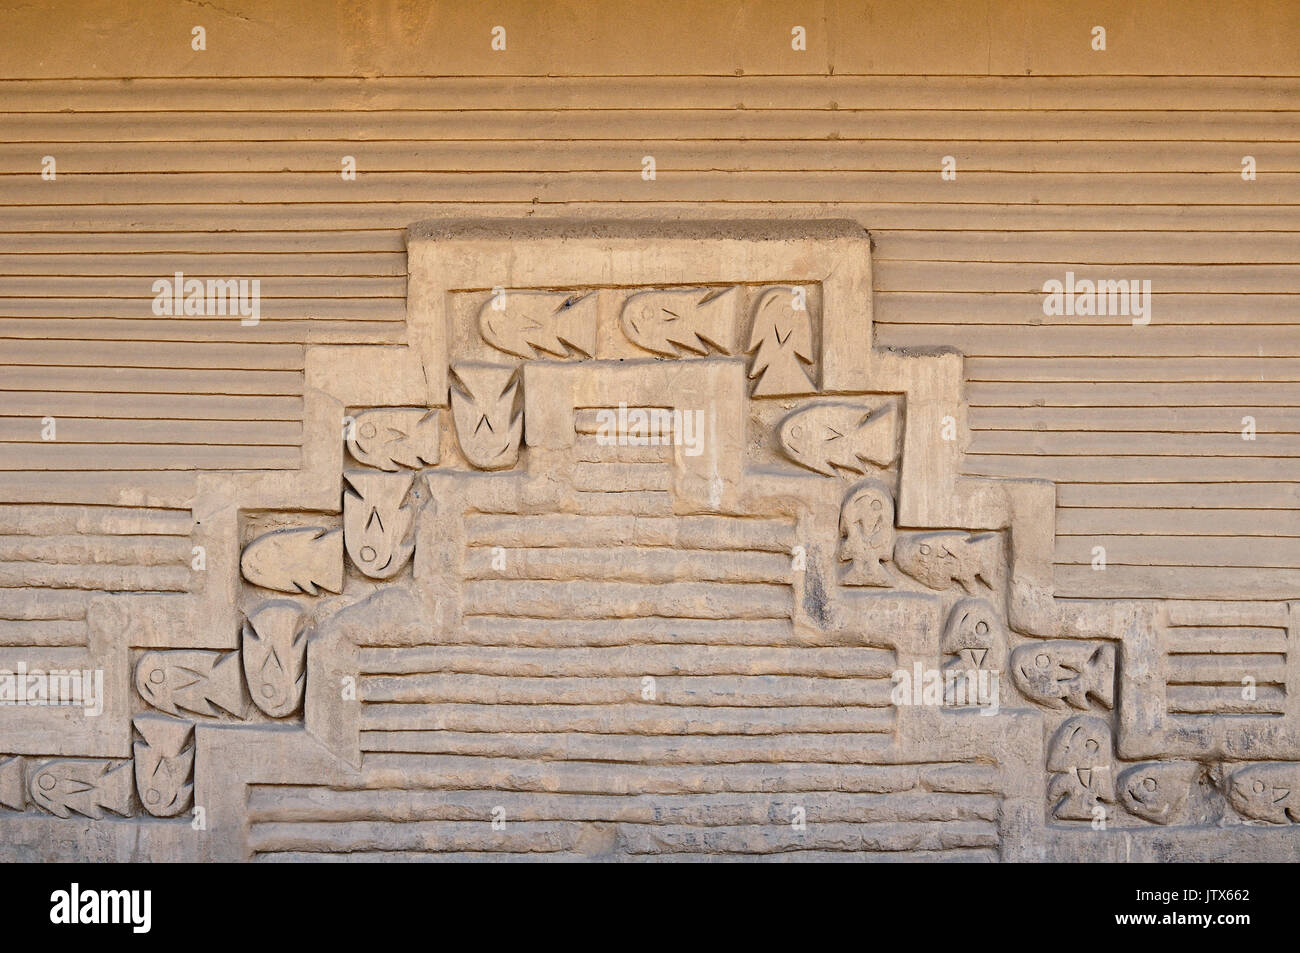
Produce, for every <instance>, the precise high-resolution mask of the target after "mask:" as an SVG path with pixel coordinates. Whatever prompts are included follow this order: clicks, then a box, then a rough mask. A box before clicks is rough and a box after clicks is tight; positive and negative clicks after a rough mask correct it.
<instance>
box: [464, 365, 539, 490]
mask: <svg viewBox="0 0 1300 953" xmlns="http://www.w3.org/2000/svg"><path fill="white" fill-rule="evenodd" d="M451 372H452V387H451V413H452V419H453V420H454V421H455V423H456V437H457V439H458V440H459V441H460V449H461V452H462V453H463V454H464V455H465V459H466V460H467V461H468V462H469V464H470V466H473V467H477V468H478V469H480V470H504V469H507V468H508V467H512V466H514V465H515V462H516V461H518V459H519V441H520V438H521V437H522V436H523V432H524V415H523V414H522V413H519V412H517V411H516V405H517V404H518V397H519V375H518V373H517V370H516V368H514V367H511V366H509V365H505V364H475V363H464V364H454V365H452V368H451Z"/></svg>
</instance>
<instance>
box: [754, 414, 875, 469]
mask: <svg viewBox="0 0 1300 953" xmlns="http://www.w3.org/2000/svg"><path fill="white" fill-rule="evenodd" d="M893 411H894V408H893V405H892V404H884V405H882V406H880V407H876V408H871V407H867V406H865V405H862V404H848V403H839V402H833V401H825V402H818V403H814V404H809V405H807V406H805V407H801V408H800V409H799V410H796V411H794V412H793V413H791V414H789V415H788V416H786V418H785V419H784V420H782V421H781V425H780V427H779V428H778V431H777V433H778V439H779V440H780V442H781V449H782V450H783V451H784V452H785V455H786V456H787V457H789V458H790V459H791V460H793V461H794V462H795V463H797V464H799V466H801V467H806V468H807V469H809V470H813V471H815V472H817V473H821V474H824V475H826V476H835V475H836V473H837V471H849V472H852V473H859V474H860V473H865V472H866V469H865V467H864V465H863V462H864V461H870V462H871V463H874V464H876V465H877V466H882V467H886V466H889V464H891V463H893V462H894V458H895V457H897V456H898V450H897V447H896V446H895V443H896V442H895V439H894V413H893Z"/></svg>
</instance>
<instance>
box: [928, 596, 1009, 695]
mask: <svg viewBox="0 0 1300 953" xmlns="http://www.w3.org/2000/svg"><path fill="white" fill-rule="evenodd" d="M1006 640H1007V634H1006V629H1005V627H1004V626H1003V625H1002V620H1001V619H1000V618H999V617H998V614H997V611H996V610H995V609H994V608H993V605H992V603H990V602H989V601H988V600H987V599H977V598H970V599H962V600H961V601H960V602H958V603H957V604H956V605H954V606H953V607H952V611H951V612H949V613H948V622H947V624H946V625H945V626H944V630H943V636H942V637H941V638H940V640H939V652H940V653H941V654H942V655H944V656H948V657H949V658H948V661H947V662H945V663H944V666H943V669H944V673H945V676H947V675H949V674H951V676H952V677H951V678H948V677H945V678H944V702H945V703H946V704H949V705H955V704H959V703H966V704H972V703H973V702H972V699H976V700H979V701H980V702H981V703H982V704H987V703H990V702H993V701H996V700H997V699H996V698H985V697H984V696H986V695H988V694H990V693H991V692H995V691H997V686H998V682H997V681H996V677H997V673H998V672H999V671H1000V669H1001V667H1002V659H1003V657H1004V654H1005V652H1006V644H1007V641H1006ZM981 673H985V674H984V675H981ZM981 678H982V679H983V683H982V684H981Z"/></svg>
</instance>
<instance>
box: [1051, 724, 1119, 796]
mask: <svg viewBox="0 0 1300 953" xmlns="http://www.w3.org/2000/svg"><path fill="white" fill-rule="evenodd" d="M1112 751H1113V746H1112V743H1111V734H1110V725H1108V724H1107V723H1106V722H1105V721H1103V720H1102V719H1100V718H1098V717H1097V716H1095V715H1076V716H1075V717H1073V718H1071V719H1070V720H1069V721H1067V722H1066V723H1065V724H1063V725H1062V726H1061V727H1060V729H1059V730H1058V731H1057V732H1056V735H1055V736H1054V737H1053V738H1052V743H1051V746H1050V748H1049V749H1048V755H1047V770H1048V771H1054V772H1056V773H1055V774H1053V775H1052V779H1051V781H1049V782H1048V785H1047V798H1048V801H1049V802H1050V803H1051V805H1052V814H1053V816H1055V817H1058V818H1061V819H1062V820H1073V821H1089V820H1092V819H1093V818H1095V817H1096V816H1097V808H1098V807H1099V805H1100V802H1106V803H1111V804H1113V803H1114V801H1115V779H1114V777H1113V775H1112V764H1113V754H1112ZM1103 810H1104V808H1103Z"/></svg>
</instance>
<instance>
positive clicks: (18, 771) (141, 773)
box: [0, 715, 194, 819]
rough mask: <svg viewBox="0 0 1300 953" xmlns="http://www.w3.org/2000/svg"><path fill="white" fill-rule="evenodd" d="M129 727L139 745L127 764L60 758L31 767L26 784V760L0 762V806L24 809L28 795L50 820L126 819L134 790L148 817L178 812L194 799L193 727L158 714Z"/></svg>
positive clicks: (130, 812) (166, 815)
mask: <svg viewBox="0 0 1300 953" xmlns="http://www.w3.org/2000/svg"><path fill="white" fill-rule="evenodd" d="M135 727H136V731H138V732H139V734H140V737H141V740H140V741H137V742H136V743H135V745H134V747H133V749H132V754H133V759H132V760H131V761H109V760H101V759H90V758H63V759H59V760H55V761H50V762H48V763H45V764H43V765H40V766H39V767H34V768H33V770H32V773H31V778H30V780H29V781H28V782H27V783H26V784H24V774H25V773H26V772H27V770H28V768H27V765H28V763H29V762H30V759H25V758H10V759H8V760H6V761H0V805H3V806H4V807H7V808H10V809H11V810H15V811H22V810H25V809H26V807H27V804H28V803H29V801H28V798H27V796H26V795H28V794H30V803H31V804H32V805H33V806H34V807H37V808H39V809H40V810H43V811H47V812H48V813H50V814H53V815H55V816H56V817H62V818H69V817H71V816H72V815H73V814H80V815H81V816H83V817H89V818H95V819H98V818H101V817H103V816H104V813H105V812H109V813H112V814H117V815H119V816H121V817H129V816H131V815H132V814H133V813H134V803H135V802H134V795H135V793H136V791H137V790H138V791H139V793H140V803H141V804H143V805H144V809H145V810H146V811H147V812H148V813H150V814H152V815H153V816H154V817H176V816H177V815H179V814H182V813H184V812H185V811H186V810H188V809H189V807H190V804H191V803H192V801H193V798H194V784H193V775H194V741H193V734H194V726H193V725H192V724H190V723H189V722H185V721H178V720H176V719H175V718H167V717H165V716H163V715H138V716H136V718H135ZM133 767H134V771H133V770H132V768H133ZM133 775H134V778H133Z"/></svg>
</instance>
